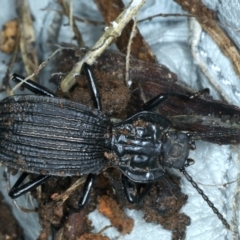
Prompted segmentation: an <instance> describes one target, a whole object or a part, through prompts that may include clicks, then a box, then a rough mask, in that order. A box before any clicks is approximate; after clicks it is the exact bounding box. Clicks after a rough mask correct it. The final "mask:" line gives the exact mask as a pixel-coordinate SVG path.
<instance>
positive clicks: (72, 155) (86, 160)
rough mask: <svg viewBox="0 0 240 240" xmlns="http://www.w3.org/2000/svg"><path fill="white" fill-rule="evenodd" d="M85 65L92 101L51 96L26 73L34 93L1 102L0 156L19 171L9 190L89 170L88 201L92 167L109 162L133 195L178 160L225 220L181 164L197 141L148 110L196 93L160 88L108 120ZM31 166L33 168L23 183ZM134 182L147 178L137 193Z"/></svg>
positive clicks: (136, 199)
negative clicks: (122, 116) (126, 114)
mask: <svg viewBox="0 0 240 240" xmlns="http://www.w3.org/2000/svg"><path fill="white" fill-rule="evenodd" d="M83 69H84V73H85V75H86V77H87V79H88V82H89V84H90V88H91V91H92V94H93V99H94V104H95V107H96V109H92V108H89V107H87V106H85V105H82V104H79V103H76V102H73V101H69V100H66V99H61V98H57V97H56V96H55V94H54V93H52V92H51V91H50V90H48V89H47V88H44V87H42V86H40V85H38V84H36V83H35V82H33V81H31V80H28V81H26V82H23V85H24V86H25V87H26V88H28V89H29V90H31V91H32V92H34V93H36V94H37V95H15V96H11V97H7V98H5V99H3V100H2V101H1V102H0V129H1V131H0V162H2V163H3V164H4V165H6V166H9V167H13V168H16V169H19V170H21V171H23V173H22V175H21V176H20V178H19V179H18V180H17V182H16V183H15V184H14V186H13V187H12V189H11V190H10V192H9V196H10V197H11V198H17V197H19V196H20V195H22V194H24V193H26V192H28V191H30V190H31V189H33V188H35V187H37V186H39V185H41V184H42V183H43V182H44V181H46V180H47V179H49V178H50V177H51V176H60V177H65V176H79V175H84V174H88V177H87V179H86V181H85V184H84V187H83V193H82V196H81V198H80V200H79V203H78V210H80V209H82V208H83V207H84V206H85V204H86V202H87V199H88V196H89V193H90V190H91V187H92V185H93V182H94V179H95V177H96V175H97V174H98V173H100V172H101V171H103V169H104V168H105V167H108V166H114V167H116V168H117V169H119V170H120V171H121V172H122V182H123V186H124V190H125V193H126V197H127V199H128V201H129V202H132V203H139V202H140V201H141V200H142V199H143V197H144V196H145V195H146V194H147V193H148V192H149V191H150V189H151V187H152V185H153V183H154V182H155V181H157V180H158V179H159V178H161V177H162V176H163V175H164V174H165V171H166V170H165V168H176V169H179V170H180V171H182V173H184V175H185V176H186V177H187V179H188V180H189V181H190V182H191V183H192V185H193V186H194V187H195V188H196V189H197V191H198V192H199V193H200V194H201V195H202V197H203V198H204V199H205V200H206V201H207V203H208V204H209V206H210V207H211V208H212V209H213V211H214V212H215V213H216V214H217V215H218V217H219V218H220V220H222V222H223V223H224V225H226V220H225V219H224V218H223V216H222V215H221V214H220V213H219V212H218V210H217V209H216V208H215V207H214V205H213V204H212V203H211V202H210V200H209V199H208V197H207V196H206V195H205V194H204V193H203V192H202V190H201V189H200V188H199V187H198V186H197V184H196V183H195V182H194V181H193V180H192V178H191V177H190V176H189V175H188V174H187V172H186V170H185V167H186V166H189V165H190V163H191V162H192V160H191V159H188V155H189V150H190V149H193V148H194V146H195V145H194V141H193V140H192V138H191V135H190V134H187V133H183V132H180V131H176V130H174V129H172V128H171V122H170V121H169V120H168V119H167V118H165V117H164V116H161V115H159V114H157V113H155V112H153V110H154V109H155V108H156V107H157V106H159V105H160V104H161V103H162V102H163V101H165V100H166V99H167V98H168V97H169V96H175V97H179V98H182V99H186V100H190V99H191V98H193V97H194V96H187V95H184V94H179V93H166V94H160V95H158V96H156V97H155V98H153V99H151V100H149V101H148V102H146V103H145V104H144V105H143V106H142V109H141V111H140V112H138V113H136V114H135V115H133V116H131V117H130V118H128V119H127V120H125V121H122V122H120V123H116V124H113V123H112V122H111V121H110V119H109V117H108V116H107V115H106V114H105V113H104V112H103V111H102V107H101V99H100V95H99V92H98V87H97V84H96V82H95V78H94V75H93V71H92V68H91V66H89V65H88V64H86V63H85V64H84V65H83ZM12 79H13V80H14V81H17V82H22V80H23V79H24V78H23V77H21V76H19V75H17V74H13V76H12ZM29 173H37V174H39V176H38V177H37V178H36V179H34V180H32V181H30V182H28V183H26V184H22V183H23V181H24V179H25V178H26V177H27V175H28V174H29ZM138 183H145V184H146V187H145V189H144V191H142V192H141V193H140V192H138V191H137V187H136V184H138ZM133 189H134V190H135V192H134V191H133Z"/></svg>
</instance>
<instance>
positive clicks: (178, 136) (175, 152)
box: [162, 132, 190, 169]
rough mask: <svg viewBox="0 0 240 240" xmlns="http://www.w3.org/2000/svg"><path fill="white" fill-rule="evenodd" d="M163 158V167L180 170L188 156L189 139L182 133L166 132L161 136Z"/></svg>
mask: <svg viewBox="0 0 240 240" xmlns="http://www.w3.org/2000/svg"><path fill="white" fill-rule="evenodd" d="M162 142H163V158H162V164H163V166H165V167H169V168H172V167H173V168H177V169H180V168H182V167H183V165H184V163H185V162H186V160H187V157H188V154H189V149H190V145H189V137H188V135H187V134H185V133H182V132H168V133H166V134H164V135H163V138H162Z"/></svg>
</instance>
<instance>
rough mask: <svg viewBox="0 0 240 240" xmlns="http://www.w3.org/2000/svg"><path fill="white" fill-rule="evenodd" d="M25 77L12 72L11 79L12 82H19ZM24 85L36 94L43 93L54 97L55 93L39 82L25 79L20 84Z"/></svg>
mask: <svg viewBox="0 0 240 240" xmlns="http://www.w3.org/2000/svg"><path fill="white" fill-rule="evenodd" d="M24 79H25V78H24V77H22V76H20V75H18V74H16V73H14V74H13V75H12V77H11V80H13V81H14V82H17V83H20V82H23V80H24ZM22 85H23V86H24V87H26V88H27V89H28V90H30V91H32V92H33V93H36V94H38V95H43V96H48V97H55V94H54V93H53V92H51V91H50V90H49V89H47V88H45V87H43V86H41V85H40V84H38V83H36V82H34V81H32V80H27V81H24V82H23V84H22Z"/></svg>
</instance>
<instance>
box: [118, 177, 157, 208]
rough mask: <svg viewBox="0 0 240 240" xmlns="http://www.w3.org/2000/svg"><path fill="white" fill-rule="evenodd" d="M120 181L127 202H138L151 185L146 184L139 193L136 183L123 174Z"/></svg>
mask: <svg viewBox="0 0 240 240" xmlns="http://www.w3.org/2000/svg"><path fill="white" fill-rule="evenodd" d="M122 183H123V187H124V191H125V194H126V197H127V200H128V202H129V203H134V204H138V203H140V202H141V201H142V200H143V198H144V197H145V196H146V195H147V194H148V193H149V191H150V190H151V189H152V187H153V183H149V184H146V186H145V188H144V190H143V191H142V192H141V193H140V192H139V191H138V189H137V185H138V184H137V183H135V182H132V181H130V180H129V179H128V178H127V177H126V176H124V175H122Z"/></svg>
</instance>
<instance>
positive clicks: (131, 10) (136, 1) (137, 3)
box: [61, 0, 146, 92]
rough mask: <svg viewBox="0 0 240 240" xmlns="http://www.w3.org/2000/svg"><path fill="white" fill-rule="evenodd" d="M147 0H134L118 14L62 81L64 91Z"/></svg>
mask: <svg viewBox="0 0 240 240" xmlns="http://www.w3.org/2000/svg"><path fill="white" fill-rule="evenodd" d="M145 1H146V0H133V1H132V2H131V3H130V4H129V6H128V7H126V8H125V9H124V11H123V12H122V13H121V14H120V15H119V16H118V18H117V19H116V20H115V21H113V22H112V25H111V26H109V27H107V28H106V29H105V30H106V31H105V33H104V34H103V35H102V37H101V38H100V39H99V40H98V41H97V42H96V43H95V45H94V46H93V47H92V49H91V50H90V51H88V52H87V54H86V55H85V57H84V58H83V59H82V60H81V61H79V62H78V63H76V64H75V66H74V67H73V69H72V71H71V72H70V73H69V74H68V75H67V76H66V77H65V78H64V79H63V81H62V82H61V88H62V91H63V92H67V91H68V90H69V89H70V88H71V87H72V86H73V85H74V84H75V82H76V80H75V76H76V75H78V74H79V73H80V71H81V68H82V65H83V63H84V62H86V63H88V64H89V65H92V64H93V63H94V62H95V61H96V59H97V58H98V57H99V56H100V55H101V54H102V52H103V51H104V50H105V49H106V48H107V47H108V46H109V45H110V44H111V43H112V42H113V40H114V39H115V38H117V37H118V36H119V35H120V34H121V32H122V30H123V28H124V27H125V26H126V24H127V23H128V22H129V21H130V20H131V19H132V17H133V16H134V15H136V13H137V12H138V10H139V9H140V7H141V6H142V5H143V4H144V3H145Z"/></svg>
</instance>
